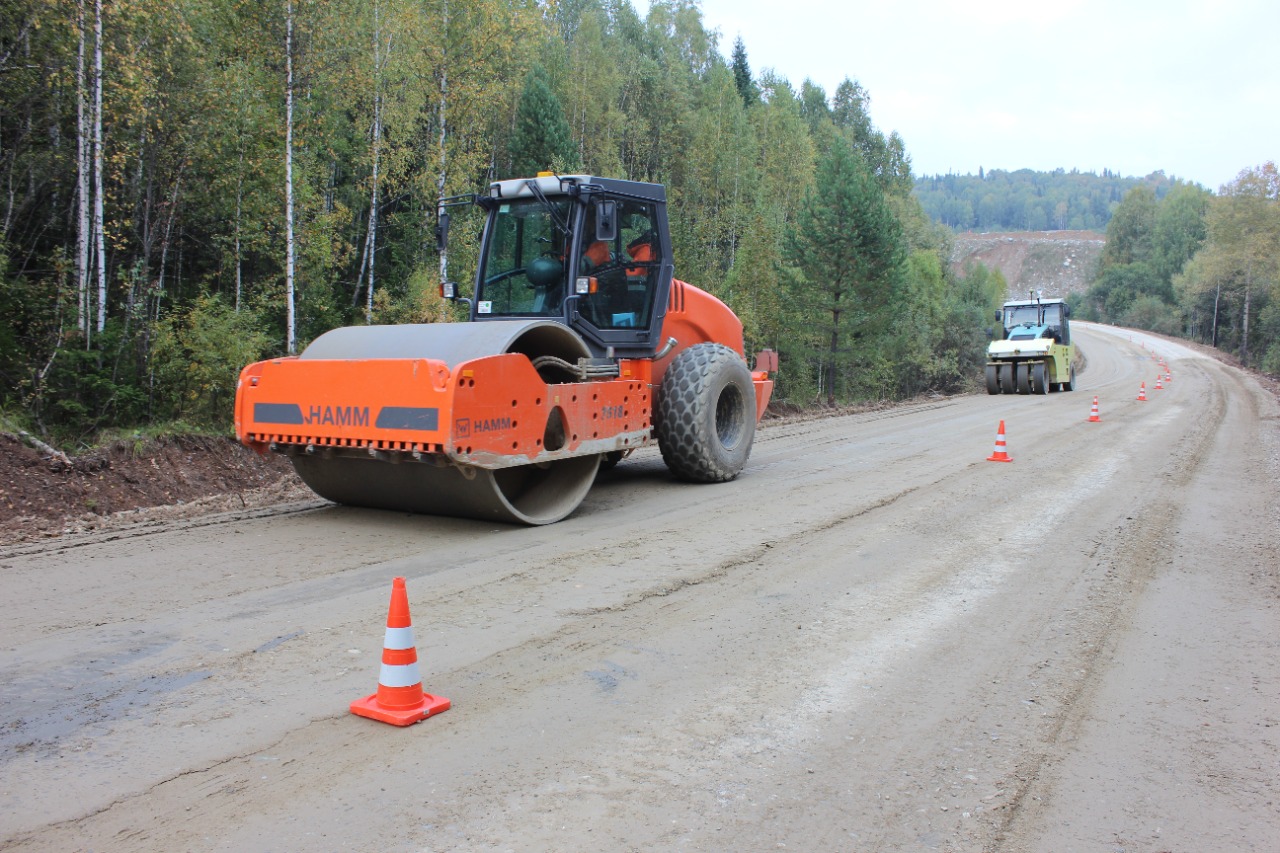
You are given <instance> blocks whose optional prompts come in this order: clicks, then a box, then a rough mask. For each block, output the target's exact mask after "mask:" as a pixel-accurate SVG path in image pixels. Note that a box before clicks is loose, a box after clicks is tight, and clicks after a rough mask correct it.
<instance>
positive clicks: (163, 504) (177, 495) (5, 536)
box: [0, 433, 311, 545]
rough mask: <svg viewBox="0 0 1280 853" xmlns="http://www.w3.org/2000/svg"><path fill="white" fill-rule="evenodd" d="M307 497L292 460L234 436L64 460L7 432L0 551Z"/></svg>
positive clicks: (133, 446) (1, 459)
mask: <svg viewBox="0 0 1280 853" xmlns="http://www.w3.org/2000/svg"><path fill="white" fill-rule="evenodd" d="M68 463H69V464H68ZM310 494H311V492H310V490H308V489H307V488H306V487H305V486H303V485H302V481H301V480H299V479H298V477H297V475H296V474H294V473H293V467H292V466H291V465H290V464H289V462H288V460H286V459H284V458H282V457H261V456H258V455H257V454H255V453H253V452H252V451H250V450H249V449H247V448H246V447H244V445H242V444H239V443H238V442H235V441H233V440H231V439H230V438H217V437H212V436H195V435H188V436H175V437H172V438H164V439H157V440H145V441H143V440H140V441H138V442H124V441H118V442H115V443H113V444H111V445H108V446H106V447H102V448H98V449H96V450H93V451H91V452H88V453H85V454H82V455H79V456H73V457H70V458H68V459H67V460H66V461H63V460H61V459H58V458H54V457H50V456H48V455H46V454H44V453H41V452H40V451H38V450H36V449H35V448H33V447H30V446H28V445H26V444H24V443H23V442H22V441H21V440H20V439H19V438H18V436H16V435H13V434H11V433H0V545H5V544H12V543H15V542H26V541H34V540H41V539H49V538H52V537H57V536H62V535H66V534H69V533H84V532H87V531H93V530H101V529H103V528H105V527H108V526H113V527H120V526H122V525H130V524H136V523H139V522H141V521H144V520H153V521H154V520H160V519H171V518H177V517H183V516H186V517H190V516H193V515H198V514H201V513H210V512H217V511H221V510H227V509H233V508H241V509H243V508H249V507H257V506H265V505H269V504H273V503H279V502H281V501H284V500H297V499H301V498H304V497H306V496H308V495H310ZM142 510H146V511H145V512H142Z"/></svg>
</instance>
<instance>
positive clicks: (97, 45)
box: [93, 0, 107, 334]
mask: <svg viewBox="0 0 1280 853" xmlns="http://www.w3.org/2000/svg"><path fill="white" fill-rule="evenodd" d="M93 18H94V20H93V31H94V44H93V237H94V243H95V247H94V248H95V250H96V254H97V256H98V257H97V273H98V322H97V330H98V334H102V332H103V330H104V329H106V327H107V249H106V240H105V239H104V237H103V215H102V0H94V2H93Z"/></svg>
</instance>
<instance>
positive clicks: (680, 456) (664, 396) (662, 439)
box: [657, 344, 756, 483]
mask: <svg viewBox="0 0 1280 853" xmlns="http://www.w3.org/2000/svg"><path fill="white" fill-rule="evenodd" d="M657 432H658V447H659V448H660V449H661V450H662V459H663V461H664V462H666V463H667V467H668V468H670V469H671V472H672V473H673V474H675V475H676V476H677V477H679V478H680V479H682V480H690V481H692V482H695V483H723V482H726V481H728V480H732V479H733V478H734V477H736V476H738V474H739V472H741V471H742V469H743V467H744V466H745V465H746V464H747V457H748V456H750V455H751V443H752V441H753V440H754V439H755V434H756V390H755V385H753V384H752V382H751V371H750V370H748V369H747V364H746V362H744V361H743V360H742V358H741V357H740V356H739V355H738V354H737V353H736V352H734V351H733V350H732V349H730V348H729V347H727V346H724V345H723V344H695V345H694V346H691V347H689V348H688V349H686V350H683V351H682V352H680V353H679V354H677V355H676V357H675V359H674V360H673V361H672V362H671V366H670V367H668V368H667V372H666V374H665V375H664V376H663V379H662V387H661V389H660V390H659V392H658V420H657Z"/></svg>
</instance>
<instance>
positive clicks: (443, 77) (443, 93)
mask: <svg viewBox="0 0 1280 853" xmlns="http://www.w3.org/2000/svg"><path fill="white" fill-rule="evenodd" d="M443 8H444V14H443V19H442V20H441V22H440V24H441V26H440V29H441V31H442V32H443V33H444V37H443V38H442V39H441V42H440V43H441V45H442V46H443V47H442V48H441V56H440V177H439V178H438V179H437V181H436V196H437V197H438V198H444V190H445V185H446V183H447V179H448V174H449V173H448V163H449V154H448V149H447V148H446V147H445V143H446V142H447V141H448V139H449V135H448V125H447V124H446V123H445V109H446V107H447V106H448V104H449V70H448V69H449V0H444V7H443ZM443 210H444V208H440V209H439V210H438V211H437V216H438V215H439V213H441V212H443ZM437 221H438V220H437ZM448 280H449V253H448V252H441V253H440V281H441V282H446V281H448Z"/></svg>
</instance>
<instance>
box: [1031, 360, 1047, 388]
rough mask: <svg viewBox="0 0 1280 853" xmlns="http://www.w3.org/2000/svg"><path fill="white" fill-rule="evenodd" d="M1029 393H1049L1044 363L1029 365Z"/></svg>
mask: <svg viewBox="0 0 1280 853" xmlns="http://www.w3.org/2000/svg"><path fill="white" fill-rule="evenodd" d="M1031 393H1032V394H1048V393H1049V378H1048V371H1047V370H1046V369H1045V366H1044V362H1042V361H1038V362H1036V363H1035V364H1033V365H1031Z"/></svg>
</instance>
